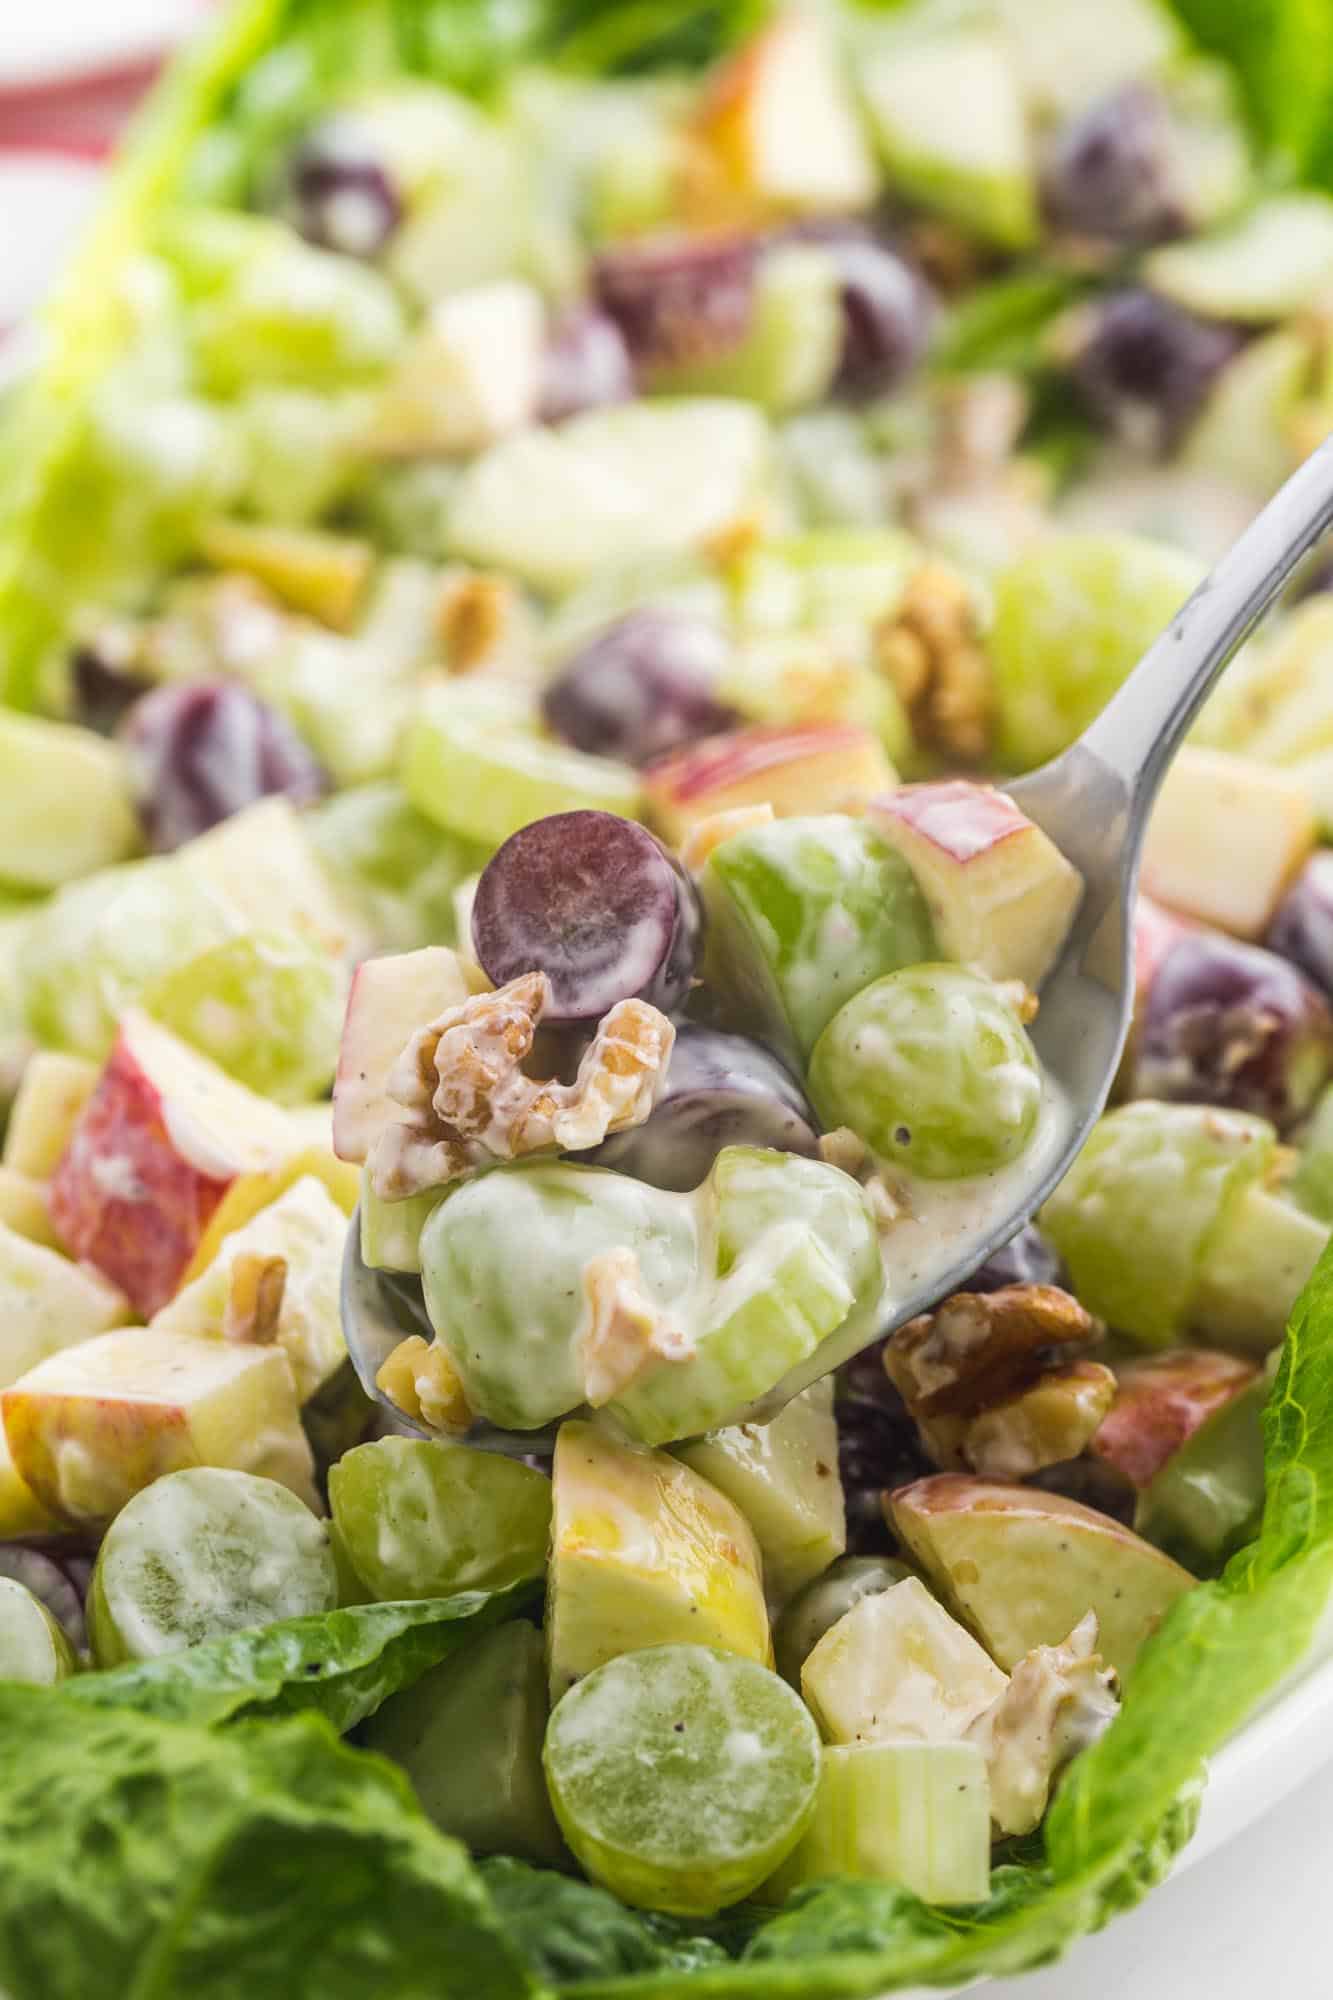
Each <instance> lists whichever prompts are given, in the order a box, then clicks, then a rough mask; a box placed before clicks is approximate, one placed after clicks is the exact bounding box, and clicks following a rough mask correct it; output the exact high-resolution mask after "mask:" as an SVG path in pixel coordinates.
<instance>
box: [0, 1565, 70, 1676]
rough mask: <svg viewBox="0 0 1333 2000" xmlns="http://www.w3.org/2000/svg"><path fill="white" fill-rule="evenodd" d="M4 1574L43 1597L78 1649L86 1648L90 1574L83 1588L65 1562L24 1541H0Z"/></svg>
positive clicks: (2, 1574)
mask: <svg viewBox="0 0 1333 2000" xmlns="http://www.w3.org/2000/svg"><path fill="white" fill-rule="evenodd" d="M0 1576H8V1577H12V1578H13V1580H14V1582H15V1583H21V1584H22V1585H23V1587H24V1589H25V1590H30V1591H31V1592H32V1594H33V1596H34V1597H36V1598H39V1599H40V1601H41V1602H42V1603H43V1604H44V1605H45V1606H46V1608H47V1610H48V1611H49V1612H50V1614H51V1616H52V1617H53V1618H54V1619H55V1621H56V1623H57V1625H59V1626H61V1627H62V1628H63V1630H64V1633H65V1636H66V1638H67V1639H68V1640H69V1642H70V1645H71V1646H73V1648H74V1650H75V1652H77V1653H81V1652H82V1651H83V1649H84V1646H85V1645H86V1643H87V1640H86V1634H85V1632H84V1625H83V1599H84V1596H85V1594H86V1592H87V1581H86V1577H85V1581H84V1584H83V1587H82V1589H80V1588H79V1586H78V1585H77V1584H76V1582H75V1580H74V1578H73V1577H72V1576H71V1575H70V1574H69V1571H68V1568H67V1567H66V1566H65V1565H63V1564H61V1563H59V1562H57V1561H56V1560H55V1558H54V1557H53V1556H49V1555H46V1554H44V1553H43V1551H42V1550H41V1549H30V1548H28V1547H26V1546H25V1544H24V1543H22V1542H0Z"/></svg>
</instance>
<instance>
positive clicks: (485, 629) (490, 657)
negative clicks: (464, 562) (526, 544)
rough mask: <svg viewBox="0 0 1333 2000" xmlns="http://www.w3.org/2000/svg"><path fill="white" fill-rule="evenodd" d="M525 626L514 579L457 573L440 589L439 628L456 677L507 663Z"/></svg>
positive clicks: (446, 660)
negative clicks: (508, 652)
mask: <svg viewBox="0 0 1333 2000" xmlns="http://www.w3.org/2000/svg"><path fill="white" fill-rule="evenodd" d="M523 624H524V607H523V601H522V598H521V596H520V593H519V592H518V590H517V589H516V588H515V586H514V584H512V583H511V582H510V580H509V578H508V577H504V576H495V575H492V574H491V573H489V572H488V571H484V570H469V569H465V570H457V571H454V572H452V573H451V574H449V575H448V576H446V577H445V579H444V581H443V583H442V584H441V586H440V595H439V599H438V602H437V604H436V607H435V629H436V631H437V633H438V634H439V639H440V645H441V648H442V649H443V653H444V663H445V665H446V666H447V667H448V669H449V671H450V673H451V674H470V673H472V672H474V671H475V670H476V669H477V668H479V667H486V666H490V665H491V664H492V663H494V662H496V661H498V660H500V659H503V658H504V657H505V655H506V653H507V651H512V650H513V646H514V644H515V642H516V641H517V639H518V638H519V636H520V634H521V632H522V627H523Z"/></svg>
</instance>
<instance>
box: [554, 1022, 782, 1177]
mask: <svg viewBox="0 0 1333 2000" xmlns="http://www.w3.org/2000/svg"><path fill="white" fill-rule="evenodd" d="M818 1129H819V1128H818V1126H817V1125H816V1122H815V1114H814V1112H813V1111H812V1110H811V1109H810V1106H809V1104H808V1103H807V1102H806V1099H805V1093H804V1092H803V1091H802V1089H801V1088H800V1085H799V1084H798V1083H797V1082H796V1080H795V1078H794V1077H793V1076H791V1074H790V1073H789V1072H788V1071H787V1070H786V1069H785V1068H784V1067H783V1065H782V1064H781V1063H780V1062H779V1061H778V1059H777V1057H776V1056H774V1055H771V1054H770V1053H769V1051H768V1050H767V1049H765V1048H761V1047H760V1045H759V1043H758V1042H752V1041H751V1040H750V1039H749V1037H748V1036H747V1035H724V1034H723V1033H722V1032H721V1031H720V1030H719V1029H717V1028H703V1027H699V1026H697V1025H696V1024H695V1023H694V1022H689V1021H687V1022H683V1023H682V1024H681V1025H680V1026H679V1027H678V1028H677V1030H676V1045H675V1047H674V1048H673V1049H672V1051H671V1062H670V1065H669V1067H668V1069H667V1075H666V1085H665V1088H664V1089H663V1092H662V1095H661V1097H660V1098H659V1100H658V1103H657V1105H656V1108H655V1109H654V1111H653V1113H652V1115H651V1116H650V1117H649V1118H648V1119H647V1120H646V1121H645V1122H644V1123H643V1124H642V1125H636V1126H634V1127H633V1129H632V1130H630V1131H628V1132H617V1133H616V1134H615V1135H614V1137H612V1138H610V1139H607V1140H606V1141H605V1142H604V1143H603V1144H602V1145H601V1146H599V1147H598V1148H597V1151H596V1154H595V1155H593V1156H592V1157H593V1159H594V1160H595V1164H596V1165H597V1166H599V1167H614V1168H615V1169H616V1170H617V1172H619V1173H622V1174H632V1175H633V1177H634V1179H635V1180H640V1181H647V1182H648V1184H649V1186H650V1187H659V1188H669V1189H671V1190H673V1191H675V1192H678V1193H685V1192H687V1191H688V1190H689V1189H691V1188H697V1187H698V1186H699V1184H700V1182H701V1181H703V1180H706V1179H707V1177H708V1173H709V1169H710V1168H711V1167H712V1164H713V1162H714V1160H715V1159H716V1158H717V1156H718V1154H719V1153H720V1152H721V1150H722V1148H723V1147H724V1146H769V1147H772V1148H773V1149H774V1150H775V1151H777V1152H782V1153H804V1154H806V1155H807V1156H808V1155H811V1154H813V1153H814V1152H815V1150H816V1144H817V1133H818Z"/></svg>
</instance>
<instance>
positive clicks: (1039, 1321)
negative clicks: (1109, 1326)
mask: <svg viewBox="0 0 1333 2000" xmlns="http://www.w3.org/2000/svg"><path fill="white" fill-rule="evenodd" d="M1102 1330H1103V1329H1102V1327H1101V1323H1100V1322H1099V1321H1098V1320H1095V1319H1093V1317H1092V1315H1091V1314H1090V1313H1088V1312H1086V1311H1085V1310H1084V1308H1083V1307H1082V1306H1081V1305H1080V1304H1079V1302H1078V1300H1077V1299H1075V1298H1072V1297H1071V1296H1070V1294H1069V1293H1068V1292H1065V1291H1062V1290H1061V1289H1060V1287H1059V1286H1058V1285H1005V1286H1002V1287H1001V1288H1000V1289H999V1290H998V1291H994V1292H955V1293H954V1295H953V1297H952V1298H948V1299H945V1300H944V1301H943V1303H942V1304H941V1305H938V1306H936V1308H935V1310H934V1312H930V1313H922V1314H921V1315H920V1316H919V1317H918V1318H916V1319H913V1320H909V1321H908V1322H907V1324H906V1325H905V1326H900V1327H899V1328H898V1331H897V1332H896V1333H895V1334H894V1335H893V1336H892V1338H891V1339H890V1340H888V1341H887V1342H886V1343H885V1347H884V1366H885V1368H886V1370H887V1371H888V1374H889V1378H890V1380H891V1381H892V1382H893V1384H894V1387H895V1388H896V1389H897V1390H898V1391H899V1393H900V1394H901V1396H902V1398H903V1401H904V1402H905V1403H906V1405H907V1407H908V1410H909V1412H910V1413H911V1415H912V1417H913V1418H914V1420H915V1422H916V1424H917V1426H918V1428H919V1430H920V1432H921V1436H922V1439H923V1441H924V1442H925V1445H926V1449H927V1450H928V1451H929V1452H930V1454H931V1456H932V1457H933V1458H934V1459H935V1461H936V1463H937V1464H939V1465H942V1466H945V1467H948V1468H950V1469H953V1470H957V1469H960V1468H962V1467H964V1466H966V1465H967V1464H968V1463H969V1461H968V1458H967V1456H966V1452H965V1449H964V1446H965V1440H966V1438H967V1435H968V1432H969V1429H970V1427H971V1426H972V1424H973V1423H974V1421H975V1419H976V1418H978V1417H980V1416H981V1415H982V1413H983V1412H985V1411H988V1410H993V1409H995V1408H997V1407H998V1406H1001V1405H1003V1404H1005V1403H1007V1402H1009V1401H1011V1400H1012V1399H1013V1398H1015V1397H1016V1396H1018V1395H1020V1394H1021V1393H1022V1392H1023V1391H1025V1390H1027V1389H1030V1388H1031V1387H1032V1386H1033V1385H1034V1384H1035V1383H1036V1382H1037V1381H1039V1380H1040V1379H1041V1378H1042V1377H1043V1376H1044V1375H1045V1374H1046V1373H1047V1372H1048V1371H1049V1369H1050V1367H1051V1365H1052V1350H1054V1351H1055V1355H1056V1357H1058V1355H1059V1351H1060V1350H1061V1349H1067V1348H1071V1347H1087V1346H1089V1345H1091V1343H1092V1342H1094V1341H1096V1340H1099V1339H1100V1338H1101V1334H1102ZM1056 1365H1057V1366H1059V1365H1063V1364H1062V1363H1061V1362H1060V1361H1059V1360H1058V1358H1057V1360H1056ZM983 1435H984V1432H983ZM1046 1462H1047V1463H1048V1464H1049V1463H1051V1462H1052V1461H1050V1460H1049V1459H1048V1460H1047V1461H1046Z"/></svg>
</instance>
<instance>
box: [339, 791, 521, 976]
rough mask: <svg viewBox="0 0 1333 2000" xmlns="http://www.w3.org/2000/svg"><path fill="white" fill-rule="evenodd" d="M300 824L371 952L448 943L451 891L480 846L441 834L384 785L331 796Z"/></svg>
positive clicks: (480, 857)
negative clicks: (355, 915)
mask: <svg viewBox="0 0 1333 2000" xmlns="http://www.w3.org/2000/svg"><path fill="white" fill-rule="evenodd" d="M305 824H306V827H307V830H308V831H309V834H310V838H311V841H312V843H313V845H314V848H315V852H316V853H317V854H318V856H319V858H320V860H321V861H322V862H323V864H324V866H325V867H326V868H327V870H328V872H329V874H330V875H331V876H332V878H333V881H334V883H335V885H336V886H337V888H338V890H339V891H340V893H341V894H342V895H343V896H344V897H345V898H346V900H347V901H348V902H350V903H351V904H353V905H354V906H355V907H356V909H357V910H358V911H359V913H360V914H361V915H362V916H363V918H364V920H365V926H366V931H367V934H368V935H369V937H370V938H371V940H372V941H373V943H374V946H375V948H376V950H377V951H380V952H401V951H416V950H418V949H419V948H420V947H421V946H423V945H428V944H452V942H453V938H454V891H455V890H456V889H457V887H458V885H459V883H460V882H462V881H463V880H465V878H466V877H467V876H468V875H470V874H472V873H473V871H474V870H476V869H478V868H480V867H481V866H482V865H483V864H484V862H485V860H486V856H487V853H488V849H487V848H486V847H485V846H484V845H481V844H479V843H475V842H472V841H467V840H461V839H459V838H457V837H456V836H455V835H452V834H448V833H446V832H445V831H444V829H443V828H442V827H440V826H437V825H436V823H435V821H434V820H433V819H427V817H426V815H425V814H424V813H421V812H418V811H417V808H416V807H415V806H414V805H413V804H412V802H411V800H410V799H409V798H408V796H407V794H406V793H405V792H404V790H403V788H402V786H401V785H400V784H398V783H397V781H396V780H395V779H392V778H387V779H382V780H381V781H380V782H379V783H377V784H372V785H357V786H353V787H352V788H351V789H350V790H349V791H344V792H339V793H337V794H336V795H335V796H334V797H333V798H331V799H327V800H325V801H324V802H323V803H322V804H321V805H317V806H315V807H314V808H313V809H312V810H311V811H310V812H309V813H307V815H306V820H305Z"/></svg>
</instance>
